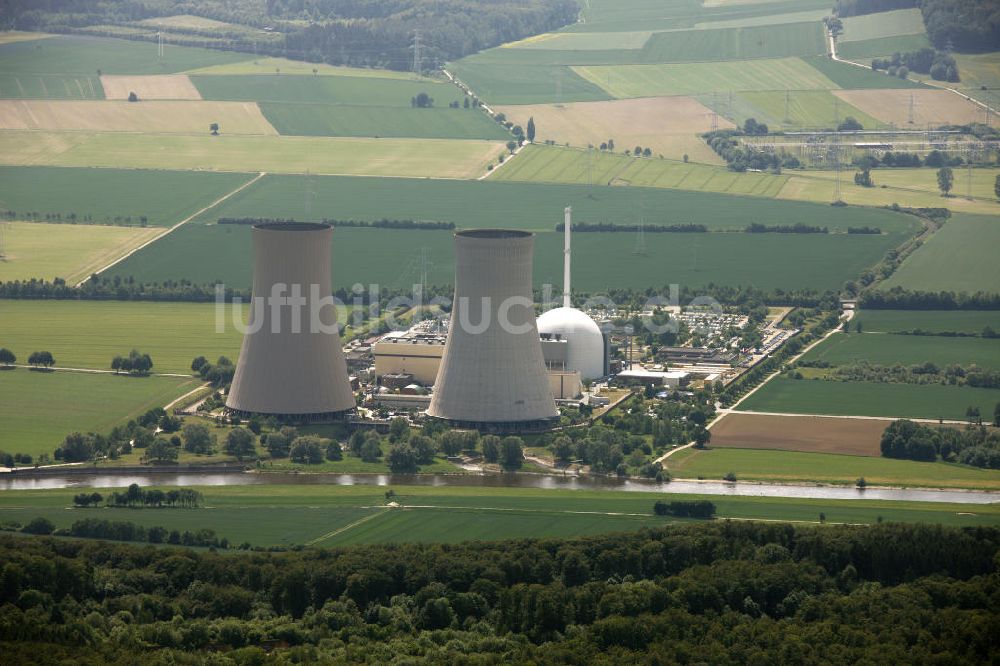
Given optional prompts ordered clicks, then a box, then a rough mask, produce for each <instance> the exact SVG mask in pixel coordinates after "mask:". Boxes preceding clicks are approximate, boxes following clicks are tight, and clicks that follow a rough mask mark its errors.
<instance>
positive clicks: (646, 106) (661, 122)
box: [496, 97, 733, 164]
mask: <svg viewBox="0 0 1000 666" xmlns="http://www.w3.org/2000/svg"><path fill="white" fill-rule="evenodd" d="M496 111H498V112H501V113H503V114H505V115H506V116H507V119H508V120H510V121H512V122H514V123H516V124H518V125H521V126H522V127H524V126H526V125H527V123H528V119H529V118H534V120H535V127H536V128H537V130H536V131H537V134H536V138H535V140H536V141H538V142H542V141H546V140H553V141H555V142H556V143H558V144H563V143H569V144H571V145H574V146H587V145H593V146H599V145H600V144H601V143H603V142H606V141H607V140H608V139H609V138H614V140H615V143H616V144H617V145H618V146H619V147H621V148H622V149H624V148H629V149H631V148H633V147H635V146H642V147H644V148H647V147H648V148H650V149H652V151H653V154H654V155H664V156H666V157H669V158H671V159H675V160H679V159H681V157H683V156H684V155H689V156H690V158H691V159H692V160H693V161H695V162H707V163H709V164H721V163H722V160H721V158H720V157H719V156H718V155H716V154H715V152H714V151H713V150H712V149H711V148H709V147H708V144H706V143H705V141H703V140H702V139H701V138H700V137H698V136H696V135H697V134H700V133H703V132H707V131H709V130H710V129H712V119H711V114H712V112H711V111H710V110H709V109H708V108H707V107H705V106H703V105H702V104H701V103H699V102H698V101H697V100H695V99H692V98H690V97H651V98H645V99H630V100H614V101H609V102H577V103H572V104H534V105H522V106H499V107H496ZM732 126H733V125H732V124H731V123H729V122H727V121H726V120H725V119H723V120H722V121H721V122H720V123H719V127H720V128H723V129H725V128H728V127H732Z"/></svg>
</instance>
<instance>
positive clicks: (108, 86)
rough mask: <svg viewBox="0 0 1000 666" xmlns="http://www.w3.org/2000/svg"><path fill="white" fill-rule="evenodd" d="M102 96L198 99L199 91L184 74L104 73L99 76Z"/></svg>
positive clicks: (145, 98) (114, 97)
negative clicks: (102, 90) (138, 74)
mask: <svg viewBox="0 0 1000 666" xmlns="http://www.w3.org/2000/svg"><path fill="white" fill-rule="evenodd" d="M101 86H102V87H103V88H104V97H105V98H107V99H128V98H129V95H130V94H131V93H135V94H136V95H137V96H138V97H139V99H140V100H149V99H186V100H199V99H201V93H199V92H198V89H197V88H195V87H194V84H193V83H191V79H190V78H189V77H188V76H186V75H184V74H151V75H146V76H142V75H140V76H121V75H119V76H115V75H112V74H106V75H104V76H102V77H101Z"/></svg>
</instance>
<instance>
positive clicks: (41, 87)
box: [0, 72, 104, 99]
mask: <svg viewBox="0 0 1000 666" xmlns="http://www.w3.org/2000/svg"><path fill="white" fill-rule="evenodd" d="M0 98H5V99H104V88H102V87H101V80H100V79H99V78H97V77H96V76H85V75H79V76H72V75H66V76H63V75H60V74H17V73H12V72H5V73H0Z"/></svg>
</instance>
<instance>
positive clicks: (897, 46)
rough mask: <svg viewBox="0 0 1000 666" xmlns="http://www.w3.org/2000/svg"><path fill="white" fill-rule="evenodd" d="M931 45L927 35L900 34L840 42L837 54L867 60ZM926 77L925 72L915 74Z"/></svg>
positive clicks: (846, 57) (849, 58) (851, 58)
mask: <svg viewBox="0 0 1000 666" xmlns="http://www.w3.org/2000/svg"><path fill="white" fill-rule="evenodd" d="M859 18H860V17H859ZM929 46H931V42H930V40H929V39H927V35H925V34H923V33H921V34H919V35H898V36H895V37H878V38H875V39H865V40H859V41H854V42H839V43H838V44H837V55H838V56H839V57H840V58H844V59H846V60H857V61H866V60H867V59H869V58H876V57H888V56H891V55H892V54H893V53H909V52H911V51H919V50H920V49H923V48H927V47H929ZM913 76H915V77H920V78H924V77H925V76H926V75H924V74H919V73H917V74H914V75H913Z"/></svg>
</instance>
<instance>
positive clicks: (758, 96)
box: [723, 90, 881, 129]
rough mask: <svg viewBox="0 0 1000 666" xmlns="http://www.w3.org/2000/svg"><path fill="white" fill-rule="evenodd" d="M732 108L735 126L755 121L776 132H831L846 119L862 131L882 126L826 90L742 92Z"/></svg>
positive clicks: (737, 96)
mask: <svg viewBox="0 0 1000 666" xmlns="http://www.w3.org/2000/svg"><path fill="white" fill-rule="evenodd" d="M723 104H725V102H723ZM734 106H735V109H734V110H733V111H735V114H734V115H733V119H734V120H735V121H736V122H737V123H742V122H743V121H745V120H746V119H747V118H755V119H756V120H758V121H760V122H763V123H766V124H767V125H768V126H770V127H774V128H776V129H777V128H783V129H804V128H829V129H833V128H836V127H837V124H838V122H840V121H842V120H843V119H844V118H847V117H848V116H850V117H852V118H854V119H855V120H857V121H858V122H860V123H861V125H862V126H863V127H864V128H865V129H877V128H878V127H880V126H881V123H880V122H879V121H878V120H876V119H875V118H873V117H872V116H870V115H868V114H867V113H865V112H864V111H862V110H861V109H858V108H856V107H853V106H851V105H850V104H848V103H847V102H844V101H842V100H840V99H839V98H837V97H835V96H834V95H833V93H831V92H830V91H829V90H796V91H794V92H787V93H786V92H781V91H769V92H765V91H747V92H741V93H738V94H737V95H736V99H735V104H734ZM786 111H787V113H786ZM727 115H730V114H727Z"/></svg>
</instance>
